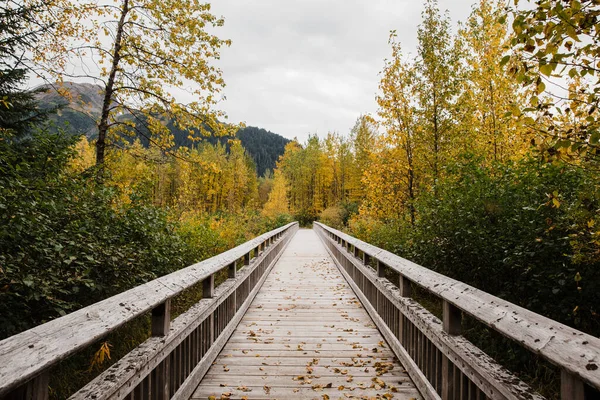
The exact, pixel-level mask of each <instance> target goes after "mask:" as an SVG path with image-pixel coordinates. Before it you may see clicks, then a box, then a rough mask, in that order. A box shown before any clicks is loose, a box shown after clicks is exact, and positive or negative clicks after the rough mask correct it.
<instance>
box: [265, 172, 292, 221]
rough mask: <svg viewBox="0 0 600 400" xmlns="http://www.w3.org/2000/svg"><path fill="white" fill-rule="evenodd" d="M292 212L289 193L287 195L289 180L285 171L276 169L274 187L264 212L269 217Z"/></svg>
mask: <svg viewBox="0 0 600 400" xmlns="http://www.w3.org/2000/svg"><path fill="white" fill-rule="evenodd" d="M289 212H290V208H289V203H288V195H287V182H286V179H285V175H284V174H283V171H282V170H280V169H276V170H275V175H274V178H273V189H272V190H271V192H270V193H269V200H267V203H266V204H265V207H264V209H263V214H265V215H267V216H269V217H276V216H277V215H280V214H287V213H289Z"/></svg>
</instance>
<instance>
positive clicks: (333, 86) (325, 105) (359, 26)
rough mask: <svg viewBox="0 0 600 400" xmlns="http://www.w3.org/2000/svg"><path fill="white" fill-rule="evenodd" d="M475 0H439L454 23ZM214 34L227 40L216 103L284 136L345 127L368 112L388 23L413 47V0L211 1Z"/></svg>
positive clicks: (238, 118) (416, 14)
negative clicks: (216, 21)
mask: <svg viewBox="0 0 600 400" xmlns="http://www.w3.org/2000/svg"><path fill="white" fill-rule="evenodd" d="M474 2H475V0H473V1H471V0H454V1H452V0H440V8H441V9H442V10H446V9H447V10H448V11H449V13H450V17H451V19H452V23H453V25H454V26H455V27H456V23H457V21H464V20H465V19H466V18H467V16H468V15H469V13H470V10H471V5H472V4H473V3H474ZM212 7H213V12H214V13H215V14H216V15H222V16H224V17H225V26H224V27H223V28H221V29H219V30H218V33H217V34H218V36H219V37H221V38H229V39H231V40H232V41H233V44H232V46H231V47H230V48H226V49H224V50H223V51H222V59H221V61H220V62H219V66H220V68H221V69H222V70H223V76H224V78H225V81H226V83H227V87H226V88H225V95H226V97H227V100H226V101H225V102H223V103H222V106H221V108H222V109H223V110H225V111H226V112H227V113H228V115H229V121H230V122H245V123H246V124H248V125H252V126H258V127H261V128H264V129H267V130H270V131H272V132H275V133H279V134H280V135H283V136H285V137H287V138H290V139H292V138H294V137H297V138H298V139H299V140H300V141H304V140H305V139H306V138H307V136H308V134H311V133H317V134H319V136H323V135H325V134H326V133H327V132H328V131H337V132H339V133H342V134H347V133H348V132H349V131H350V129H351V128H352V126H353V125H354V122H355V121H356V118H357V117H358V116H359V115H360V114H364V113H375V112H376V110H377V106H376V103H375V95H376V93H377V85H378V82H379V76H378V73H379V71H381V68H382V66H383V60H384V58H386V57H388V56H389V53H390V51H389V46H388V44H387V39H388V35H389V31H390V30H392V29H395V30H396V31H397V33H398V39H399V40H400V42H401V43H402V45H403V48H404V50H405V52H410V53H412V54H414V53H415V51H416V41H417V25H418V24H419V22H420V20H421V11H422V9H423V4H422V2H421V1H420V0H412V1H410V0H285V1H282V0H253V1H240V0H217V1H214V2H212Z"/></svg>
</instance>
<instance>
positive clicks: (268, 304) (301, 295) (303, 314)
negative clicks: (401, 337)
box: [192, 230, 421, 399]
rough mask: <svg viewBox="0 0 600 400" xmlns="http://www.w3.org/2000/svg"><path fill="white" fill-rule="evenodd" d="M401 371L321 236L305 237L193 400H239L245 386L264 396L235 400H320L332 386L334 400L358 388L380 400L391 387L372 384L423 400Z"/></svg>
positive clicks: (250, 393)
mask: <svg viewBox="0 0 600 400" xmlns="http://www.w3.org/2000/svg"><path fill="white" fill-rule="evenodd" d="M356 261H357V262H360V261H359V260H358V259H356ZM313 307H314V308H313ZM240 360H242V361H240ZM376 363H383V364H384V365H388V364H389V365H390V366H391V367H393V368H392V369H389V370H386V369H387V368H385V367H384V368H383V369H382V368H381V367H378V365H380V364H377V365H376ZM307 367H308V368H309V369H308V370H307ZM403 371H404V369H403V368H402V366H401V365H400V364H398V362H397V361H395V360H394V354H393V353H392V352H391V351H390V349H389V348H388V346H387V344H386V343H385V342H384V341H383V338H382V337H381V335H380V334H379V333H378V332H377V330H376V329H375V327H374V325H373V323H372V321H371V320H370V319H369V317H368V316H367V314H366V313H365V310H364V309H363V308H362V306H361V304H360V302H359V301H358V299H357V298H356V296H355V295H354V294H353V293H352V291H351V289H350V288H349V287H348V285H347V283H346V282H345V281H344V280H343V278H342V277H341V275H340V274H339V272H338V271H337V269H336V268H335V266H334V264H333V262H332V261H331V259H329V258H328V256H327V253H326V250H325V248H324V247H323V245H322V244H321V243H320V241H319V239H318V238H317V236H316V235H315V234H314V232H313V231H308V230H301V231H299V232H298V234H297V235H296V237H295V238H294V240H293V241H292V243H290V245H289V247H288V248H287V249H286V251H285V253H284V254H283V255H282V257H281V259H280V261H279V263H278V264H277V265H276V266H275V268H274V269H273V271H272V272H271V274H270V275H269V277H268V278H267V280H266V282H265V283H264V285H263V286H262V289H261V291H260V293H259V294H258V295H257V297H256V299H255V300H254V303H253V304H252V306H251V307H250V309H249V310H248V312H247V313H246V314H245V316H244V318H243V319H242V321H241V322H240V324H239V326H238V328H237V329H236V331H235V332H234V333H233V335H232V336H231V338H230V340H229V341H228V342H227V344H226V345H225V347H224V348H223V350H222V352H221V354H220V355H219V357H218V358H217V359H216V361H215V363H214V365H213V367H212V368H211V369H210V370H209V371H208V373H207V375H206V376H205V378H204V379H203V380H202V382H201V384H200V385H199V387H198V389H197V390H196V392H195V393H194V395H193V396H192V398H194V399H195V398H207V397H208V396H212V395H214V396H216V397H217V398H220V397H221V394H222V393H226V392H232V397H231V398H236V396H237V394H236V393H238V392H236V391H235V389H236V388H238V387H242V386H245V387H247V388H251V387H255V386H256V387H257V388H259V389H260V390H254V389H252V390H248V391H241V390H240V391H239V393H238V394H239V396H237V397H238V398H240V397H242V396H246V397H247V398H249V399H251V398H301V397H303V396H304V397H307V398H313V397H319V398H321V395H322V394H324V393H326V390H327V388H326V386H327V385H328V384H330V383H331V388H335V396H333V395H332V398H339V397H343V396H344V394H346V395H348V396H353V397H354V396H357V393H359V392H362V389H360V386H365V387H366V388H367V390H365V391H364V393H368V394H371V395H372V396H373V397H374V396H377V395H379V396H382V395H383V394H385V393H386V392H388V391H389V390H390V389H389V386H388V387H385V388H384V387H380V388H379V389H378V390H377V389H374V388H371V385H373V379H375V378H379V379H381V380H382V381H383V382H387V384H389V385H393V386H395V387H396V388H397V390H398V392H394V396H395V397H394V398H406V399H408V398H414V399H419V398H421V396H420V395H419V393H418V391H417V390H416V388H415V387H414V385H413V384H412V383H411V381H410V379H409V378H408V376H407V374H406V373H405V372H403ZM378 372H379V373H380V375H379V376H378ZM299 376H300V377H301V378H298V377H299ZM350 376H352V379H351V380H350V381H348V378H349V377H350ZM304 378H306V379H307V380H309V381H311V382H310V384H309V383H308V381H306V380H305V379H304ZM259 383H260V385H258V384H259ZM319 384H322V388H321V387H319V386H318V385H319ZM361 384H362V385H361ZM387 384H386V385H387ZM306 385H308V389H310V393H309V392H308V391H305V390H304V389H305V388H306ZM313 385H315V388H316V390H315V389H313V388H312V386H313ZM264 386H267V387H268V388H269V390H273V391H272V392H270V393H265V392H264V390H263V387H264ZM340 386H344V387H345V388H347V389H342V390H338V387H340ZM214 388H217V389H218V390H219V392H218V393H216V392H215V391H214V390H213V389H214ZM283 388H289V389H290V390H289V391H287V392H286V391H278V390H280V389H283ZM230 389H232V390H230ZM277 393H281V394H280V395H279V394H277ZM286 394H287V396H285V395H286ZM261 396H262V397H261ZM280 396H283V397H280Z"/></svg>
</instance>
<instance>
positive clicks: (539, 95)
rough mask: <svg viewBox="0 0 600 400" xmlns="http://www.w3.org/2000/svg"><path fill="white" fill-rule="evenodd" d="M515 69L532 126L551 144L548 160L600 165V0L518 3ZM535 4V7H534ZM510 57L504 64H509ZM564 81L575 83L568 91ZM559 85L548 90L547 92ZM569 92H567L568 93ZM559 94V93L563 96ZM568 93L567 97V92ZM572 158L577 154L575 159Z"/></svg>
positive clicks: (515, 14)
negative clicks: (568, 159) (577, 160)
mask: <svg viewBox="0 0 600 400" xmlns="http://www.w3.org/2000/svg"><path fill="white" fill-rule="evenodd" d="M514 3H515V5H519V3H521V4H522V3H526V5H525V6H524V7H522V8H520V9H519V8H515V9H513V10H512V17H513V31H514V35H513V36H512V40H511V47H512V59H513V60H512V61H513V62H512V63H511V70H512V72H513V75H514V78H515V80H516V81H517V82H519V83H521V84H523V85H524V86H526V87H528V88H529V92H530V96H529V97H530V98H529V104H528V105H522V107H521V110H520V111H516V112H517V114H518V113H521V112H523V113H524V114H525V115H523V117H524V121H525V124H526V125H528V127H529V128H530V129H531V130H532V131H535V132H538V133H539V134H540V136H541V137H542V138H543V139H545V140H547V141H548V143H547V144H546V146H544V147H547V148H544V149H543V150H546V151H547V154H545V155H547V156H549V157H551V158H559V159H560V158H564V157H566V156H571V155H576V156H578V157H581V158H583V159H588V160H591V161H592V162H594V163H596V164H597V163H598V161H599V160H600V114H599V112H598V103H599V100H600V98H599V92H600V77H599V75H598V65H597V60H598V56H599V55H600V46H599V44H598V35H599V34H600V25H599V24H598V18H600V9H599V8H598V3H597V1H595V0H580V1H579V0H576V1H559V0H545V1H536V2H533V1H531V0H527V1H523V0H521V1H519V0H515V2H514ZM532 3H534V4H532ZM502 18H503V19H505V18H506V17H502ZM510 59H511V57H509V56H506V57H505V58H504V59H503V60H502V62H503V63H508V62H509V61H510ZM563 81H567V82H569V85H568V88H565V86H566V85H564V83H563ZM557 83H558V86H559V87H560V88H561V91H558V90H556V89H554V90H553V89H550V90H546V88H547V87H550V88H553V87H556V85H557ZM565 89H566V90H565ZM557 92H558V93H557ZM563 92H567V93H563ZM569 153H571V154H569Z"/></svg>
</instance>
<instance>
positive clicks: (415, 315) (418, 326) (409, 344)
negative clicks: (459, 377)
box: [328, 241, 543, 400]
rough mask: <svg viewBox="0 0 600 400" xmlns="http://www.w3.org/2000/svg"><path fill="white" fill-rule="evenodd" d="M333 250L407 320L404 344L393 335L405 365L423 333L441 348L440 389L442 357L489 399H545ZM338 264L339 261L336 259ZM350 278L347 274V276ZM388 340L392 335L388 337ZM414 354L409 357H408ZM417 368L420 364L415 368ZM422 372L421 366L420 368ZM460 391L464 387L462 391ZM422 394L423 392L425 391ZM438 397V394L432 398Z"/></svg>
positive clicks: (437, 375) (393, 344) (385, 328)
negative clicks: (450, 362)
mask: <svg viewBox="0 0 600 400" xmlns="http://www.w3.org/2000/svg"><path fill="white" fill-rule="evenodd" d="M329 245H331V246H332V247H334V248H335V247H336V246H337V244H336V243H335V242H334V241H331V242H329ZM328 250H330V252H331V254H332V255H334V259H335V257H336V256H335V254H338V255H339V256H340V257H342V258H343V259H342V262H341V263H338V267H339V268H340V270H341V271H342V273H345V271H344V265H347V264H348V263H350V264H353V265H354V270H355V271H359V272H358V273H359V274H362V275H363V276H364V277H365V278H366V279H368V280H369V281H370V282H371V283H372V284H373V285H374V286H375V287H376V288H377V290H378V291H379V292H380V293H382V294H383V295H384V296H385V297H386V298H387V299H388V300H389V301H390V302H392V303H393V304H394V306H395V307H396V308H397V309H399V310H400V312H401V313H402V315H403V316H404V318H402V319H401V320H402V321H406V325H407V326H406V327H405V328H406V329H402V330H401V332H400V337H401V338H403V339H402V340H403V341H402V344H403V346H404V347H403V346H402V345H400V343H399V342H398V341H397V339H396V338H395V336H392V335H391V332H390V333H389V335H390V339H389V340H388V341H389V342H390V345H391V348H392V349H393V350H394V352H395V353H396V356H397V357H398V358H400V359H401V360H403V357H405V356H406V357H408V358H409V361H408V362H406V363H405V365H408V366H409V367H410V365H411V364H410V363H411V360H412V357H417V355H416V354H417V352H416V351H417V348H418V340H417V332H418V333H420V335H421V339H426V340H427V341H429V342H431V343H432V344H433V345H434V346H435V347H436V348H437V349H440V351H439V352H437V354H436V363H437V365H439V368H437V369H436V371H434V373H432V374H431V375H429V376H430V377H431V378H430V379H431V380H432V381H434V382H436V385H438V386H436V387H439V388H440V389H441V387H440V386H441V380H442V379H441V378H442V368H441V367H442V358H443V356H446V357H448V358H449V359H451V360H453V364H454V367H455V368H458V369H460V371H461V373H462V374H464V376H465V377H468V378H469V380H470V381H471V382H476V383H477V386H478V387H479V388H480V389H481V391H482V392H483V393H484V394H485V395H486V396H487V398H492V399H523V398H527V399H536V400H541V399H543V397H541V396H539V395H537V394H536V393H534V392H532V390H531V388H529V387H528V386H527V385H525V384H524V383H523V382H521V381H519V379H518V378H516V377H515V376H514V375H512V374H511V373H510V372H509V371H507V370H506V369H504V368H502V367H501V366H500V365H498V364H497V363H496V362H495V361H494V360H492V359H491V358H490V357H489V356H487V355H486V354H485V353H483V352H482V351H481V350H480V349H478V348H477V347H475V346H474V345H473V344H471V343H470V342H469V341H467V340H466V339H464V338H463V337H461V336H450V335H449V334H447V333H446V332H444V330H443V326H442V321H440V320H439V319H437V318H436V317H435V316H434V315H432V314H431V313H430V312H429V311H427V310H426V309H424V308H423V307H422V306H420V305H419V304H418V303H417V302H415V301H414V300H412V299H410V298H405V297H403V296H401V295H400V290H399V289H398V288H397V287H396V286H395V285H393V284H392V283H391V282H389V281H388V280H387V279H383V280H382V279H381V278H378V277H377V275H376V273H375V272H374V271H372V270H370V269H368V268H365V267H364V266H363V265H362V263H360V262H358V261H356V260H355V259H354V258H351V257H350V258H349V257H347V256H346V255H345V253H344V252H343V251H341V250H340V251H338V252H337V253H336V252H335V250H331V249H330V248H329V247H328ZM336 261H337V259H336ZM342 264H344V265H342ZM345 276H346V275H345ZM346 277H347V279H349V282H350V283H351V285H352V287H353V288H354V289H355V291H356V292H357V294H360V293H359V292H360V289H358V288H357V287H356V285H355V284H353V282H352V281H351V279H352V278H351V277H350V276H346ZM361 300H362V301H363V303H365V302H366V303H365V308H366V309H367V311H368V312H369V314H370V315H371V317H372V318H373V319H374V320H375V322H376V323H377V324H378V327H379V328H380V330H381V331H382V332H383V333H384V335H386V332H387V331H389V327H388V326H387V325H386V324H385V323H384V322H383V320H382V319H381V318H380V317H379V315H378V314H377V313H376V311H375V310H374V309H373V307H372V306H371V305H370V304H369V303H368V300H366V299H364V300H363V299H361ZM386 338H388V336H386ZM409 353H410V354H411V355H412V356H411V355H408V354H409ZM415 367H416V365H415ZM416 368H417V370H418V367H416ZM407 370H408V371H409V373H410V374H411V377H413V379H414V381H415V384H417V385H419V375H420V373H421V371H420V370H419V371H417V375H416V376H415V375H413V371H412V370H411V369H410V368H407ZM459 389H460V388H459ZM421 392H422V393H425V392H423V390H421ZM431 396H433V397H431V398H435V395H431Z"/></svg>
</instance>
